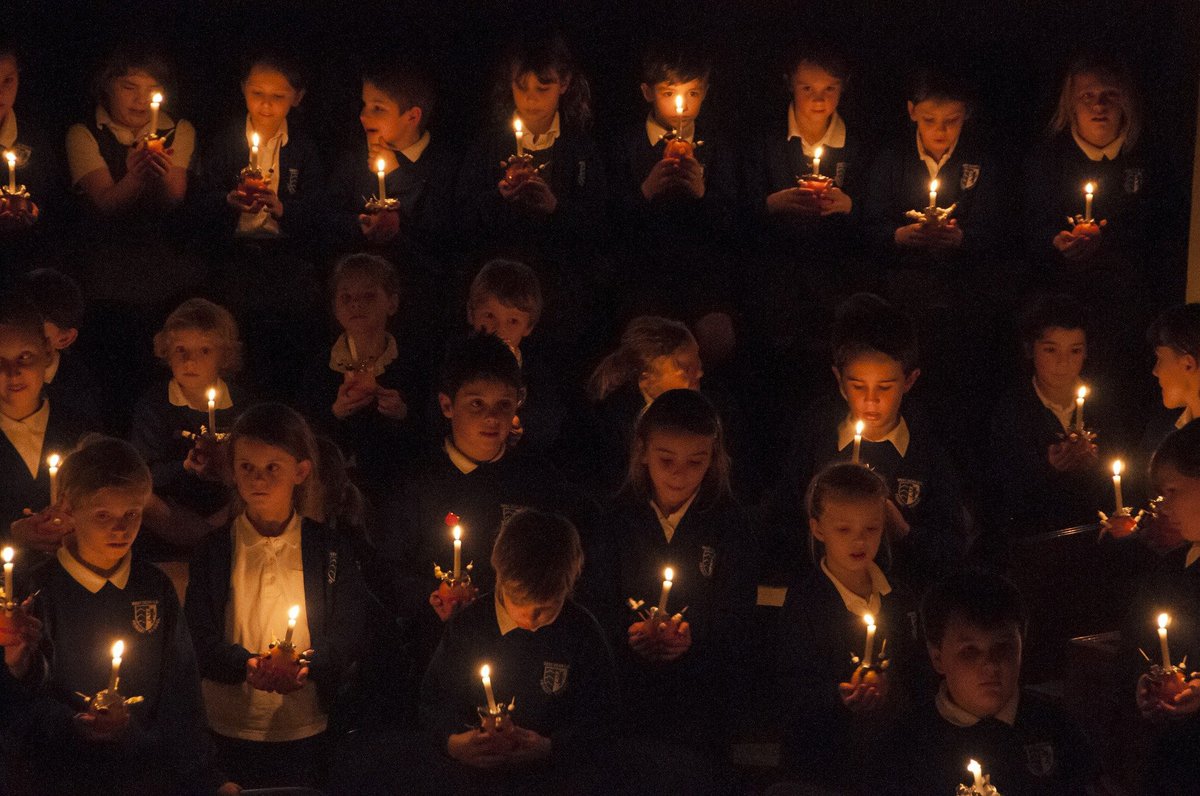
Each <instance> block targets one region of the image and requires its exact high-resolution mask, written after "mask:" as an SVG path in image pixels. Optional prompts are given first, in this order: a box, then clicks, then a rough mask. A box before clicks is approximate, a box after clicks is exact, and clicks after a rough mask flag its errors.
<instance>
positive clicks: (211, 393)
mask: <svg viewBox="0 0 1200 796" xmlns="http://www.w3.org/2000/svg"><path fill="white" fill-rule="evenodd" d="M208 400H210V401H215V400H217V388H216V387H209V388H208Z"/></svg>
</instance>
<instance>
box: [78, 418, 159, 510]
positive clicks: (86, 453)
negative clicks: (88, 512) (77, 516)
mask: <svg viewBox="0 0 1200 796" xmlns="http://www.w3.org/2000/svg"><path fill="white" fill-rule="evenodd" d="M58 483H59V489H60V492H61V494H62V496H63V497H64V498H66V499H67V500H69V501H71V502H72V503H76V504H77V503H78V502H79V501H80V500H81V499H83V498H86V497H88V496H89V495H94V494H95V493H97V492H99V491H100V490H101V489H122V490H130V491H132V490H135V489H136V490H139V491H142V490H144V491H146V492H149V491H150V489H151V485H152V484H151V479H150V468H149V467H147V466H146V462H144V461H143V460H142V457H141V454H139V453H138V452H137V449H136V448H134V447H133V446H132V445H130V444H129V443H128V442H126V441H125V440H122V439H115V438H113V437H105V436H101V435H99V434H91V435H89V436H87V437H85V438H84V439H83V441H82V442H81V443H80V444H79V447H78V448H76V449H75V451H74V452H72V453H70V454H68V455H67V458H66V460H65V461H63V463H62V468H61V470H60V471H59V473H58Z"/></svg>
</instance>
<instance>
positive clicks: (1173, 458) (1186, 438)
mask: <svg viewBox="0 0 1200 796" xmlns="http://www.w3.org/2000/svg"><path fill="white" fill-rule="evenodd" d="M1164 466H1169V467H1174V468H1175V469H1176V470H1178V471H1179V474H1180V475H1182V476H1184V477H1186V478H1200V423H1197V422H1196V421H1192V422H1190V423H1188V424H1187V425H1185V426H1184V427H1183V428H1179V429H1176V430H1174V431H1172V432H1171V433H1170V434H1168V435H1167V438H1166V439H1164V440H1163V441H1162V442H1161V443H1159V445H1158V449H1157V450H1155V451H1154V456H1152V457H1151V459H1150V477H1151V479H1152V480H1153V479H1155V478H1157V477H1158V474H1159V471H1160V470H1161V469H1162V468H1163V467H1164Z"/></svg>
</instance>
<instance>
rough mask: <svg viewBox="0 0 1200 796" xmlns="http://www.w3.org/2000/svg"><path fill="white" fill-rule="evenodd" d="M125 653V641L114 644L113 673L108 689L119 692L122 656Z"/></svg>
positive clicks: (111, 691) (109, 679)
mask: <svg viewBox="0 0 1200 796" xmlns="http://www.w3.org/2000/svg"><path fill="white" fill-rule="evenodd" d="M124 654H125V642H124V641H118V642H117V643H116V644H113V646H112V675H110V676H109V678H108V690H109V692H110V693H114V694H115V693H116V692H117V684H118V683H119V681H120V679H121V656H122V655H124Z"/></svg>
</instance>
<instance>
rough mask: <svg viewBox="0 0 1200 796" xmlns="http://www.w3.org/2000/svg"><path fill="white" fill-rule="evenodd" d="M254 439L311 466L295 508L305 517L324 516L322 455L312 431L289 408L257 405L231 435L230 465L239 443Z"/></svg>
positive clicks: (294, 496)
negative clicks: (321, 474)
mask: <svg viewBox="0 0 1200 796" xmlns="http://www.w3.org/2000/svg"><path fill="white" fill-rule="evenodd" d="M242 439H253V440H257V441H259V442H263V443H266V444H267V445H271V446H273V447H276V448H279V449H280V450H283V451H286V452H287V453H288V454H289V455H291V456H293V457H295V458H296V460H297V461H302V462H303V461H307V462H311V463H312V468H313V469H312V472H311V473H309V476H308V478H307V479H305V481H304V483H302V484H300V485H299V486H297V487H296V489H295V490H294V491H293V493H292V504H293V505H294V506H295V507H296V511H297V512H299V513H300V514H301V515H302V516H304V517H312V518H314V519H315V518H317V517H319V516H321V514H322V508H321V503H320V501H321V487H320V466H319V465H320V459H321V457H320V454H319V453H318V449H317V441H316V438H315V437H313V433H312V429H310V428H309V427H308V423H306V422H305V420H304V418H303V417H301V416H300V414H299V413H298V412H297V411H296V410H295V409H292V408H291V407H290V406H284V405H283V404H276V403H264V404H256V405H255V406H252V407H250V408H249V409H247V410H246V411H244V412H242V414H241V416H240V417H238V419H237V421H236V422H234V424H233V430H232V431H231V432H230V433H229V451H230V463H231V464H232V463H233V462H232V459H233V456H234V455H235V454H236V453H237V443H238V440H242Z"/></svg>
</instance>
